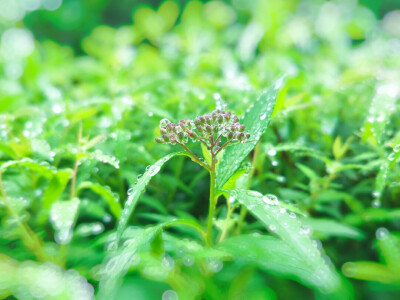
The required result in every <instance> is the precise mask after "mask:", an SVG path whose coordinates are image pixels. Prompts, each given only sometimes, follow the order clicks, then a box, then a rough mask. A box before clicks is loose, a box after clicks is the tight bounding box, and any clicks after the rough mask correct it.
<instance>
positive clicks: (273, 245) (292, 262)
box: [218, 235, 314, 285]
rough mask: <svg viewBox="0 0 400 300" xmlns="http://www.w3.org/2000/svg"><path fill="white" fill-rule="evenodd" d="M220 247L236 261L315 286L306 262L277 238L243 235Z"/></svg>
mask: <svg viewBox="0 0 400 300" xmlns="http://www.w3.org/2000/svg"><path fill="white" fill-rule="evenodd" d="M218 247H219V248H220V249H222V250H224V251H226V252H228V253H231V254H232V255H233V256H234V257H235V259H238V260H239V261H240V260H242V261H244V262H246V263H253V264H254V265H256V266H258V267H259V268H260V269H262V270H264V271H267V272H270V273H273V274H277V275H284V276H285V277H288V276H289V277H291V278H293V279H296V280H299V281H300V282H301V283H304V284H307V285H314V283H313V282H312V281H311V280H312V279H313V276H314V274H313V271H312V269H311V268H310V267H309V265H308V264H307V263H306V261H305V260H304V259H303V258H301V257H300V256H299V255H298V254H297V253H296V252H293V250H292V248H290V247H289V246H288V245H287V244H286V243H284V242H283V241H281V240H279V239H278V238H276V237H273V236H265V235H241V236H236V237H232V238H229V239H227V240H226V241H224V242H223V243H222V244H221V245H219V246H218Z"/></svg>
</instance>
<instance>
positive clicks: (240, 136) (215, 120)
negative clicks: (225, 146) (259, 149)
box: [156, 109, 250, 149]
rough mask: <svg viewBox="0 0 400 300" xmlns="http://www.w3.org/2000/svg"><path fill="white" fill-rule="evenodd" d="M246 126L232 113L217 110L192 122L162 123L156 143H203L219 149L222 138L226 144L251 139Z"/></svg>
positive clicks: (164, 120) (166, 120)
mask: <svg viewBox="0 0 400 300" xmlns="http://www.w3.org/2000/svg"><path fill="white" fill-rule="evenodd" d="M245 129H246V128H245V126H244V125H242V124H240V123H239V118H238V117H237V116H236V115H234V114H232V113H231V112H230V111H223V110H220V109H217V110H215V111H213V112H212V113H210V114H205V115H202V116H199V117H196V118H195V119H194V120H193V121H192V120H181V121H180V122H179V123H171V122H170V121H169V120H168V119H162V120H161V121H160V132H161V134H162V136H161V137H158V138H156V141H157V142H159V143H164V144H169V143H170V144H176V143H178V144H185V143H187V142H188V141H189V140H191V141H193V142H195V141H201V142H203V143H204V144H206V145H207V147H208V148H209V149H211V148H214V147H216V148H218V147H219V142H220V141H221V138H222V137H224V138H225V139H226V143H244V142H246V141H247V140H248V139H249V138H250V134H249V133H248V132H245Z"/></svg>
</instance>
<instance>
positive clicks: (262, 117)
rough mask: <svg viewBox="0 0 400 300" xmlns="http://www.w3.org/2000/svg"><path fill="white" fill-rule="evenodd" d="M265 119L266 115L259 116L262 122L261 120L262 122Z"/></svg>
mask: <svg viewBox="0 0 400 300" xmlns="http://www.w3.org/2000/svg"><path fill="white" fill-rule="evenodd" d="M266 117H267V114H266V113H264V114H262V115H261V116H260V120H261V121H262V120H264V119H265V118H266Z"/></svg>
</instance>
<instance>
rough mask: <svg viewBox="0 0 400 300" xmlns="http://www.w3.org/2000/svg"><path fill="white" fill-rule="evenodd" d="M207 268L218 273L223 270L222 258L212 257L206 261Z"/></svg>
mask: <svg viewBox="0 0 400 300" xmlns="http://www.w3.org/2000/svg"><path fill="white" fill-rule="evenodd" d="M206 265H207V268H208V269H209V270H210V271H211V272H213V273H218V272H219V271H221V270H222V268H223V266H224V264H223V263H222V261H221V260H219V259H218V258H214V257H210V258H208V259H207V261H206Z"/></svg>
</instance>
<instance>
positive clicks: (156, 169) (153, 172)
mask: <svg viewBox="0 0 400 300" xmlns="http://www.w3.org/2000/svg"><path fill="white" fill-rule="evenodd" d="M160 169H161V167H160V166H159V165H152V166H151V167H150V168H149V170H148V172H149V175H150V176H154V175H156V174H157V173H158V172H159V171H160Z"/></svg>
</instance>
